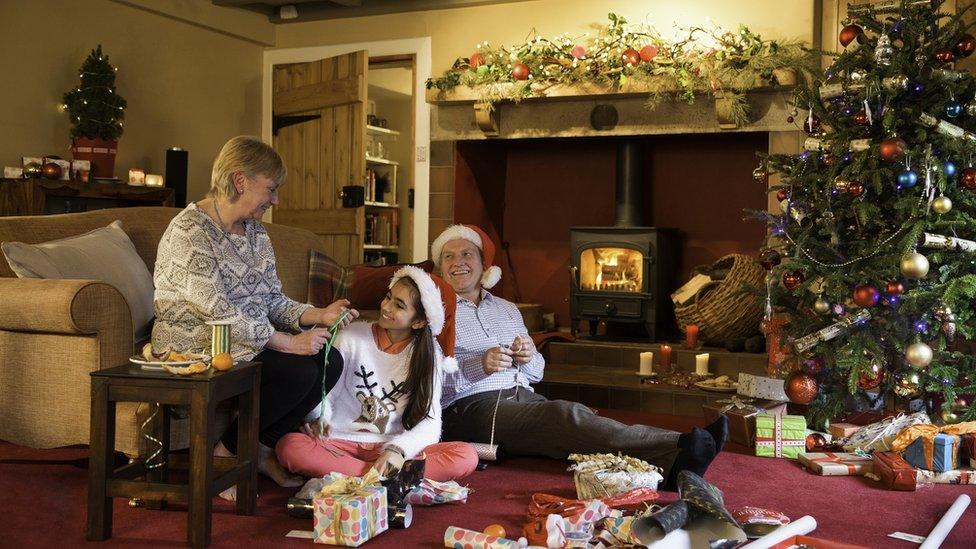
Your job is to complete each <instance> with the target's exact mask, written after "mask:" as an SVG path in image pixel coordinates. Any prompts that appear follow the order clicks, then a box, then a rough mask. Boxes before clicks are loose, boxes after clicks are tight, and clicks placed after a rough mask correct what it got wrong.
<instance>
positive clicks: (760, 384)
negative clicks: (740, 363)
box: [736, 372, 790, 402]
mask: <svg viewBox="0 0 976 549" xmlns="http://www.w3.org/2000/svg"><path fill="white" fill-rule="evenodd" d="M784 383H785V382H784V381H783V380H782V379H776V378H772V377H762V376H754V375H752V374H747V373H745V372H740V373H739V387H738V388H737V389H736V392H737V393H738V394H739V395H740V396H747V397H752V398H764V399H767V400H775V401H778V402H787V401H789V400H790V397H788V396H786V390H785V389H784Z"/></svg>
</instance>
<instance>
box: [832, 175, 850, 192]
mask: <svg viewBox="0 0 976 549" xmlns="http://www.w3.org/2000/svg"><path fill="white" fill-rule="evenodd" d="M850 186H851V182H850V181H848V180H846V179H841V178H840V177H838V178H837V179H835V180H834V188H835V189H837V191H838V192H842V193H843V192H847V188H848V187H850Z"/></svg>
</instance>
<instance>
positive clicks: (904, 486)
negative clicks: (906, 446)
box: [871, 452, 916, 492]
mask: <svg viewBox="0 0 976 549" xmlns="http://www.w3.org/2000/svg"><path fill="white" fill-rule="evenodd" d="M871 460H872V461H874V468H873V470H872V474H874V475H875V476H877V477H878V479H879V480H880V481H881V483H882V484H884V486H885V488H887V489H889V490H904V491H906V492H913V491H915V485H916V473H915V468H914V467H912V466H911V465H909V463H908V462H907V461H905V460H904V459H902V457H901V456H899V455H898V454H897V453H895V452H875V453H874V454H872V455H871Z"/></svg>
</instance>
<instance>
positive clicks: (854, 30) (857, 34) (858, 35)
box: [838, 25, 864, 48]
mask: <svg viewBox="0 0 976 549" xmlns="http://www.w3.org/2000/svg"><path fill="white" fill-rule="evenodd" d="M863 37H864V29H862V28H861V27H859V26H857V25H847V26H846V27H844V28H842V29H841V30H840V36H838V38H839V39H840V44H841V45H842V46H844V47H845V48H846V47H847V45H848V44H850V43H851V42H853V41H854V40H857V41H858V42H861V41H862V40H863V39H864V38H863Z"/></svg>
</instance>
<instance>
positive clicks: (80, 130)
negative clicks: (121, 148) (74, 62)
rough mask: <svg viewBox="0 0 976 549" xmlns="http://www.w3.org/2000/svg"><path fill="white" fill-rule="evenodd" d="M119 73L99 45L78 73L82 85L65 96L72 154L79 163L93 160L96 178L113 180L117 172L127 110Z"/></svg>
mask: <svg viewBox="0 0 976 549" xmlns="http://www.w3.org/2000/svg"><path fill="white" fill-rule="evenodd" d="M117 70H118V69H116V68H115V67H113V66H112V65H111V63H109V62H108V56H107V55H103V54H102V46H101V44H99V46H98V47H97V48H95V49H93V50H92V51H91V53H90V54H89V55H88V58H87V59H85V62H84V63H82V65H81V69H79V70H78V75H79V77H80V82H79V84H78V85H77V86H76V87H75V88H74V89H71V90H69V91H68V92H67V93H65V94H64V109H65V110H66V111H67V112H68V115H69V117H70V119H71V137H72V144H73V146H72V148H71V151H72V154H73V156H74V158H75V160H89V161H91V164H92V165H91V174H92V176H94V177H112V176H113V174H114V172H115V154H116V151H117V147H118V139H119V137H121V136H122V119H123V118H124V117H125V107H126V103H125V99H123V98H122V96H120V95H119V94H117V93H115V72H116V71H117Z"/></svg>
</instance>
